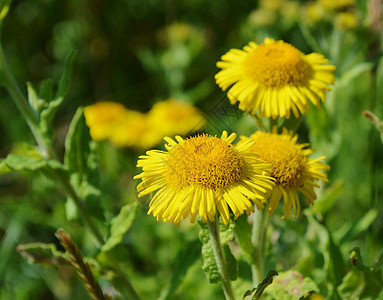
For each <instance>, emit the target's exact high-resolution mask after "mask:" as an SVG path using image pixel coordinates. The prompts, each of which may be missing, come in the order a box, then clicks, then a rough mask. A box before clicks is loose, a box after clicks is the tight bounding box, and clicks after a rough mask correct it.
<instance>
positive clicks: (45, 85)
mask: <svg viewBox="0 0 383 300" xmlns="http://www.w3.org/2000/svg"><path fill="white" fill-rule="evenodd" d="M52 96H53V80H52V79H50V78H47V79H44V80H43V81H41V82H40V86H39V98H40V99H42V100H44V101H45V102H49V101H51V100H52Z"/></svg>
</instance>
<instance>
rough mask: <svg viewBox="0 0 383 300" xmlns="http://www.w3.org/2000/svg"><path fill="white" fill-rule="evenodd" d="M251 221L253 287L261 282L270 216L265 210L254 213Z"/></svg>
mask: <svg viewBox="0 0 383 300" xmlns="http://www.w3.org/2000/svg"><path fill="white" fill-rule="evenodd" d="M253 216H254V219H253V230H252V233H251V243H252V244H253V247H254V250H255V253H256V254H255V265H252V266H251V273H252V277H253V286H257V285H258V284H259V283H260V282H261V281H262V280H263V275H264V274H263V273H264V259H265V248H266V233H267V228H268V226H269V222H270V215H269V214H268V213H267V209H262V210H261V211H256V212H255V213H254V214H253Z"/></svg>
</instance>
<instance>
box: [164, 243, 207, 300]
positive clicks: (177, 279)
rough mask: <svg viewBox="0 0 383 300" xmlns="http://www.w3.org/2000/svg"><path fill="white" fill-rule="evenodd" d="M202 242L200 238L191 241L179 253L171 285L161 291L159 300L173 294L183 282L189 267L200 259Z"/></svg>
mask: <svg viewBox="0 0 383 300" xmlns="http://www.w3.org/2000/svg"><path fill="white" fill-rule="evenodd" d="M200 247H201V243H200V241H199V240H198V239H196V240H193V241H189V242H188V243H187V244H186V245H185V247H184V248H183V249H182V250H181V251H180V252H179V253H178V255H177V257H176V259H175V261H174V267H173V273H172V277H171V280H170V284H169V286H167V287H166V288H165V289H164V290H163V291H162V293H161V296H160V297H159V299H158V300H165V299H168V297H169V296H171V295H172V294H173V293H174V291H175V290H176V289H177V287H178V286H179V285H180V284H181V283H182V281H183V279H184V277H185V275H186V273H187V271H188V270H189V268H190V267H191V266H192V265H193V264H194V263H195V262H196V261H197V260H198V258H199V255H200Z"/></svg>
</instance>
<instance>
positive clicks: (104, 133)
mask: <svg viewBox="0 0 383 300" xmlns="http://www.w3.org/2000/svg"><path fill="white" fill-rule="evenodd" d="M125 113H126V109H125V107H124V106H123V105H122V104H120V103H117V102H106V101H102V102H97V103H95V104H93V105H89V106H86V107H84V115H85V120H86V124H87V125H88V127H89V129H90V135H91V137H92V139H93V140H95V141H102V140H105V139H107V138H109V137H110V135H111V133H112V132H113V130H114V127H115V126H116V124H118V122H119V120H120V119H121V118H122V117H123V116H124V115H125Z"/></svg>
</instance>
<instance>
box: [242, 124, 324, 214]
mask: <svg viewBox="0 0 383 300" xmlns="http://www.w3.org/2000/svg"><path fill="white" fill-rule="evenodd" d="M297 139H298V136H297V135H293V134H292V132H289V131H287V130H286V129H284V130H283V132H282V134H277V133H276V130H274V133H265V132H260V131H257V132H255V133H254V134H253V135H251V136H250V137H241V141H240V142H239V144H242V143H243V142H248V141H249V140H252V141H254V142H255V144H254V145H253V146H251V148H249V149H248V150H247V151H251V152H252V153H256V154H258V155H259V157H260V158H261V159H262V160H264V161H266V162H268V163H271V164H272V165H273V167H272V169H271V170H270V176H271V177H273V178H274V179H275V187H274V189H273V192H272V194H271V197H270V201H269V209H268V212H269V213H270V214H271V213H273V212H274V211H275V209H276V208H277V206H278V204H279V202H280V200H281V198H282V197H283V201H284V204H283V210H284V212H285V213H284V216H283V217H284V218H286V219H289V217H290V215H291V212H293V217H298V216H299V215H300V203H299V198H298V193H297V192H298V191H300V192H301V193H302V194H303V195H304V196H305V198H306V199H307V200H308V202H309V203H310V204H314V201H315V199H316V198H317V196H316V193H315V191H314V187H319V185H318V184H317V182H316V180H323V181H326V182H327V175H326V174H325V173H323V172H321V171H328V170H329V169H330V167H329V166H328V165H326V164H324V163H322V162H320V161H321V160H322V159H323V158H325V157H320V158H317V159H311V158H308V155H309V154H312V153H313V152H314V151H313V150H312V149H309V148H306V147H307V146H308V144H298V143H297Z"/></svg>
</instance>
